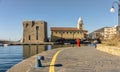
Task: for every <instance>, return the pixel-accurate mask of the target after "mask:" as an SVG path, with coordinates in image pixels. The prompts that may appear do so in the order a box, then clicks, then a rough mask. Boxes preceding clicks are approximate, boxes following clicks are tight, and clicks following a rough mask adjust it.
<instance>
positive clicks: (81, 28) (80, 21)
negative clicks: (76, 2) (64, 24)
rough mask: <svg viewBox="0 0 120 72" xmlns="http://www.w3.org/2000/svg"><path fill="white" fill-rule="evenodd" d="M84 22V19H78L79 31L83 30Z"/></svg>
mask: <svg viewBox="0 0 120 72" xmlns="http://www.w3.org/2000/svg"><path fill="white" fill-rule="evenodd" d="M83 25H84V24H83V20H82V17H80V18H79V19H78V24H77V28H78V29H79V30H83Z"/></svg>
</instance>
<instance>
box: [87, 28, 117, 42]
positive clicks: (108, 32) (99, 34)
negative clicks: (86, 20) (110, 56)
mask: <svg viewBox="0 0 120 72" xmlns="http://www.w3.org/2000/svg"><path fill="white" fill-rule="evenodd" d="M116 34H117V28H116V27H104V28H100V29H98V30H96V31H94V32H92V33H90V34H89V37H90V38H92V39H96V38H99V39H105V40H106V39H111V38H113V37H114V36H115V35H116Z"/></svg>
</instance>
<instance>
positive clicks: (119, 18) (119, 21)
mask: <svg viewBox="0 0 120 72" xmlns="http://www.w3.org/2000/svg"><path fill="white" fill-rule="evenodd" d="M114 4H118V26H120V0H118V1H114V2H113V4H112V8H111V9H110V11H111V12H115V8H114Z"/></svg>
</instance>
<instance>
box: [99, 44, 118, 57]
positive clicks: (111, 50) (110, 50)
mask: <svg viewBox="0 0 120 72" xmlns="http://www.w3.org/2000/svg"><path fill="white" fill-rule="evenodd" d="M97 50H100V51H103V52H107V53H109V54H112V55H117V56H120V48H118V47H114V46H104V45H101V44H98V45H97Z"/></svg>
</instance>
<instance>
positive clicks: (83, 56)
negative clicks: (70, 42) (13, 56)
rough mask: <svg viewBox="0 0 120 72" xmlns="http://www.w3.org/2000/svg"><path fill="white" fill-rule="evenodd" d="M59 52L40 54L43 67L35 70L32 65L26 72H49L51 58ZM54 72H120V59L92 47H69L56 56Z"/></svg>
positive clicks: (52, 51)
mask: <svg viewBox="0 0 120 72" xmlns="http://www.w3.org/2000/svg"><path fill="white" fill-rule="evenodd" d="M59 50H60V49H55V50H51V51H47V52H44V53H42V54H40V55H44V56H45V61H42V63H43V67H42V68H35V67H34V66H35V64H33V65H34V66H31V67H30V69H28V70H27V72H49V67H50V62H51V60H52V57H53V55H54V54H55V53H56V52H57V51H59ZM32 59H33V60H34V59H35V58H32ZM31 61H32V60H31ZM34 61H35V60H34ZM34 63H35V62H34ZM24 65H25V64H24ZM18 66H19V65H18ZM19 71H21V70H19ZM21 72H26V71H21ZM55 72H120V57H119V56H114V55H110V54H107V53H105V52H101V51H99V50H97V49H95V47H94V46H82V47H80V48H79V47H70V48H67V49H65V50H63V51H62V52H60V54H59V55H58V56H57V59H56V63H55Z"/></svg>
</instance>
